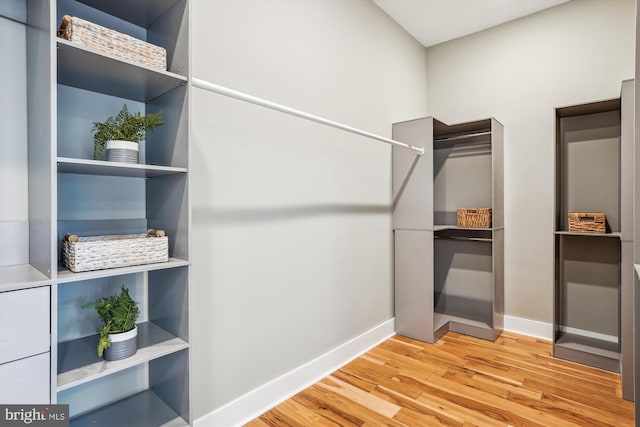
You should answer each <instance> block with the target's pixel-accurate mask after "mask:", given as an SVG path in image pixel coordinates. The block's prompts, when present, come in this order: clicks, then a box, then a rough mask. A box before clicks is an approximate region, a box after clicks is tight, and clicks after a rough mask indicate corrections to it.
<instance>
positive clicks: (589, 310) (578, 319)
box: [560, 236, 621, 340]
mask: <svg viewBox="0 0 640 427" xmlns="http://www.w3.org/2000/svg"><path fill="white" fill-rule="evenodd" d="M562 238H563V260H562V262H563V267H562V270H563V277H562V282H561V283H560V286H561V289H560V292H561V293H562V298H561V301H562V304H563V305H562V307H561V313H560V316H561V318H560V324H561V325H562V326H565V327H569V328H574V329H578V330H582V331H592V332H595V333H599V334H604V335H609V336H612V337H614V338H615V339H616V340H617V337H618V334H619V322H620V316H619V313H620V308H619V305H620V294H619V291H620V278H621V276H620V240H618V239H616V238H603V237H600V238H598V237H590V236H563V237H562Z"/></svg>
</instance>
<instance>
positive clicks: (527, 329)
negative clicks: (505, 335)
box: [504, 315, 553, 341]
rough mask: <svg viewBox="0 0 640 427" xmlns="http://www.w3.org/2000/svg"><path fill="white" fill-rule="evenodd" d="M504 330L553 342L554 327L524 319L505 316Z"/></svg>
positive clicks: (549, 324)
mask: <svg viewBox="0 0 640 427" xmlns="http://www.w3.org/2000/svg"><path fill="white" fill-rule="evenodd" d="M504 330H505V331H509V332H515V333H517V334H522V335H528V336H531V337H536V338H541V339H544V340H548V341H551V340H553V325H552V324H551V323H546V322H540V321H538V320H531V319H525V318H524V317H515V316H507V315H505V316H504Z"/></svg>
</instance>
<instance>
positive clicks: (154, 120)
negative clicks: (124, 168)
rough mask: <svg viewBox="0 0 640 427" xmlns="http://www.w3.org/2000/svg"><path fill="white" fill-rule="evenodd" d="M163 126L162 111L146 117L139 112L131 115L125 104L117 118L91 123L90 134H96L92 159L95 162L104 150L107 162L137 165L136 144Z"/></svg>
mask: <svg viewBox="0 0 640 427" xmlns="http://www.w3.org/2000/svg"><path fill="white" fill-rule="evenodd" d="M163 124H164V122H163V121H162V111H158V112H157V113H152V114H147V115H142V114H140V112H138V113H135V114H131V113H130V112H129V109H128V108H127V105H126V104H125V105H123V106H122V110H120V112H119V113H118V115H117V116H115V117H111V116H110V117H109V118H108V119H107V120H106V121H104V122H93V129H92V132H96V134H95V135H94V136H93V142H94V150H93V159H94V160H97V159H98V158H99V157H100V155H102V152H103V151H104V149H105V148H106V149H107V160H109V161H116V162H125V163H138V143H139V142H140V141H142V140H143V139H144V138H145V136H146V132H147V131H152V130H153V129H155V128H157V127H158V126H160V125H163Z"/></svg>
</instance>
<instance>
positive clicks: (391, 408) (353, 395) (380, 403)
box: [316, 375, 400, 418]
mask: <svg viewBox="0 0 640 427" xmlns="http://www.w3.org/2000/svg"><path fill="white" fill-rule="evenodd" d="M316 386H318V387H320V388H323V389H325V390H330V391H333V392H334V393H336V394H339V395H341V396H343V397H346V398H347V399H349V400H351V401H353V402H356V403H358V404H360V405H362V406H364V407H365V408H368V409H371V410H372V411H374V412H377V413H378V414H381V415H383V416H385V417H388V418H393V416H394V415H395V414H396V413H397V412H398V411H399V410H400V406H398V405H394V404H392V403H390V402H388V401H386V400H383V399H380V398H379V397H376V396H375V395H373V394H370V393H369V392H367V391H365V390H361V389H359V388H357V387H354V386H352V385H351V384H349V383H346V382H344V381H341V380H339V379H338V378H336V377H335V376H333V375H330V376H329V377H327V378H325V379H323V380H322V381H320V382H319V383H317V384H316Z"/></svg>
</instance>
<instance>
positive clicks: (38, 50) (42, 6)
mask: <svg viewBox="0 0 640 427" xmlns="http://www.w3.org/2000/svg"><path fill="white" fill-rule="evenodd" d="M52 8H53V6H52V5H51V4H50V2H47V1H40V0H30V1H28V2H27V20H28V26H27V81H28V82H29V85H28V86H27V89H28V90H27V115H28V117H37V118H38V119H37V120H30V121H29V124H28V127H29V130H28V132H29V248H30V250H29V259H30V263H31V264H32V265H33V266H34V267H36V268H37V269H38V270H40V271H41V272H42V273H44V274H45V275H48V276H50V277H52V276H53V277H55V271H52V269H53V265H55V263H56V259H57V252H56V242H55V241H54V240H53V239H54V237H53V234H54V232H53V231H52V230H53V228H54V224H55V212H56V199H55V190H54V189H55V188H56V187H55V185H56V178H57V177H56V171H55V170H54V164H55V158H56V150H55V143H54V142H55V136H54V135H55V134H56V122H55V120H54V117H55V116H56V91H55V90H51V88H52V87H55V84H54V83H53V82H55V67H54V64H55V49H54V46H53V40H52V38H51V37H50V35H51V34H52V32H53V28H52V27H53V13H54V12H53V10H52Z"/></svg>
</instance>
